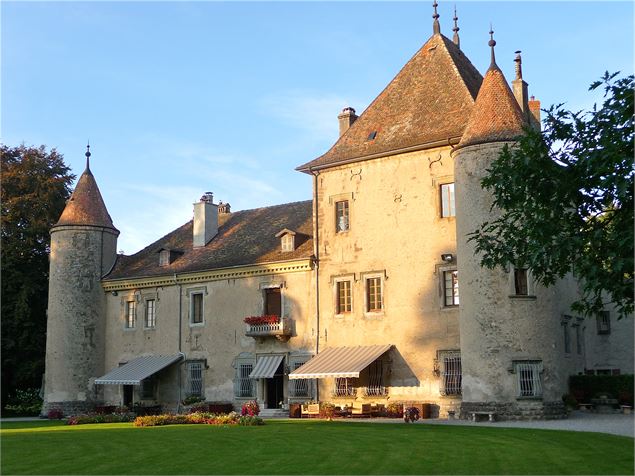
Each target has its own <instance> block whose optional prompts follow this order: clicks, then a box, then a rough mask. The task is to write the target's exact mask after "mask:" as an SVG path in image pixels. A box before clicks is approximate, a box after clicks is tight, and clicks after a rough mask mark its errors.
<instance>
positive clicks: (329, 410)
mask: <svg viewBox="0 0 635 476" xmlns="http://www.w3.org/2000/svg"><path fill="white" fill-rule="evenodd" d="M333 415H335V405H334V404H332V403H329V402H324V403H322V404H321V405H320V416H321V417H322V418H326V419H327V420H328V421H332V420H333Z"/></svg>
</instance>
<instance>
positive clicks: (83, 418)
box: [66, 413, 135, 425]
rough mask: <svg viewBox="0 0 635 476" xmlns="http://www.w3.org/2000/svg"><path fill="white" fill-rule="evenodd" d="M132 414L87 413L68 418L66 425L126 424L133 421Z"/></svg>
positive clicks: (133, 416)
mask: <svg viewBox="0 0 635 476" xmlns="http://www.w3.org/2000/svg"><path fill="white" fill-rule="evenodd" d="M134 418H135V415H134V413H88V414H86V415H74V416H70V417H68V419H67V420H66V424H67V425H86V424H89V423H126V422H129V421H132V420H134Z"/></svg>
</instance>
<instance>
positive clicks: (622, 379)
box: [569, 375, 633, 406]
mask: <svg viewBox="0 0 635 476" xmlns="http://www.w3.org/2000/svg"><path fill="white" fill-rule="evenodd" d="M569 393H570V394H571V395H573V397H574V398H575V399H576V400H577V401H578V402H579V403H591V399H593V398H597V397H598V396H599V395H603V394H608V395H611V396H613V397H614V398H617V400H618V401H619V403H620V405H630V406H633V375H572V376H571V377H569Z"/></svg>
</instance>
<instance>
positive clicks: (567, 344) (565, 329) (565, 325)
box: [562, 321, 571, 354]
mask: <svg viewBox="0 0 635 476" xmlns="http://www.w3.org/2000/svg"><path fill="white" fill-rule="evenodd" d="M562 333H563V337H564V351H565V353H567V354H570V353H571V334H570V333H569V322H568V321H563V322H562Z"/></svg>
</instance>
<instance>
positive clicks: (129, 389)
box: [123, 385, 134, 408]
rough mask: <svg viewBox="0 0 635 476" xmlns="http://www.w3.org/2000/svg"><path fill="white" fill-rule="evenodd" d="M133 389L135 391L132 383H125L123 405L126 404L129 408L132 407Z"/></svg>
mask: <svg viewBox="0 0 635 476" xmlns="http://www.w3.org/2000/svg"><path fill="white" fill-rule="evenodd" d="M133 391H134V387H133V386H132V385H124V386H123V405H124V407H128V408H131V407H132V395H133Z"/></svg>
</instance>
